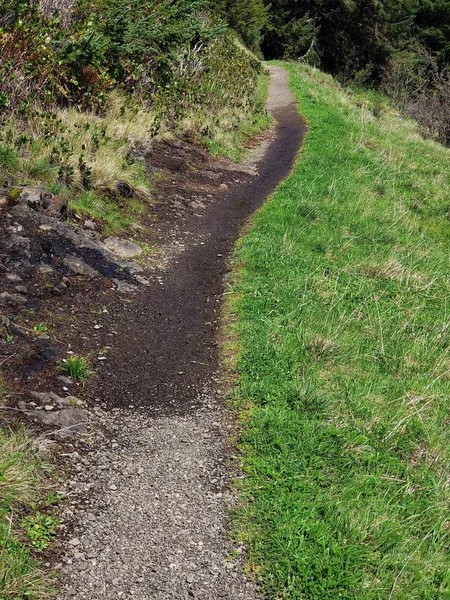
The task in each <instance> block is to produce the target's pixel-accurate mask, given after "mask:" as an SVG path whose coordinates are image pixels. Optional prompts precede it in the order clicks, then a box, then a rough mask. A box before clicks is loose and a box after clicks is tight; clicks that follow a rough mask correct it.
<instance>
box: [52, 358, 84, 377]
mask: <svg viewBox="0 0 450 600" xmlns="http://www.w3.org/2000/svg"><path fill="white" fill-rule="evenodd" d="M59 370H60V371H62V372H63V373H64V374H65V375H68V376H69V377H71V378H72V379H73V380H74V381H82V380H83V379H85V378H86V377H87V376H88V374H89V362H88V360H87V358H85V357H84V356H70V357H69V358H67V359H66V360H65V361H64V362H63V364H62V365H61V366H60V367H59Z"/></svg>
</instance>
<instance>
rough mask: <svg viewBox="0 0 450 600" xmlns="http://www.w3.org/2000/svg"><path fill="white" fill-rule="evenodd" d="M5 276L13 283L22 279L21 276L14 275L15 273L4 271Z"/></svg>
mask: <svg viewBox="0 0 450 600" xmlns="http://www.w3.org/2000/svg"><path fill="white" fill-rule="evenodd" d="M5 278H6V279H7V280H8V281H12V282H14V283H19V282H20V281H23V279H22V277H19V275H16V274H15V273H6V275H5Z"/></svg>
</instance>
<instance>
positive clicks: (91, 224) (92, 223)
mask: <svg viewBox="0 0 450 600" xmlns="http://www.w3.org/2000/svg"><path fill="white" fill-rule="evenodd" d="M84 226H85V227H86V229H91V230H95V229H97V224H96V222H95V221H92V220H91V219H89V220H87V221H85V222H84Z"/></svg>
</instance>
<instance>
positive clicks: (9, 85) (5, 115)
mask: <svg viewBox="0 0 450 600" xmlns="http://www.w3.org/2000/svg"><path fill="white" fill-rule="evenodd" d="M0 52H1V54H2V61H1V62H0V170H1V172H2V175H3V178H4V179H5V181H6V182H7V183H8V184H9V185H13V186H14V185H18V184H22V185H23V184H40V185H44V186H46V187H47V188H49V189H50V191H52V192H53V193H55V194H59V195H64V196H67V197H68V198H69V200H70V202H71V205H72V208H73V209H74V210H75V211H76V212H77V214H79V215H80V216H91V217H94V218H95V219H97V220H98V221H99V222H100V223H103V224H104V225H105V227H106V229H107V231H112V230H117V229H125V228H127V227H129V226H130V225H131V224H132V223H133V222H134V221H136V220H138V219H139V216H140V215H141V214H143V213H145V212H148V211H146V205H147V203H148V202H149V201H150V200H151V191H152V181H151V178H149V176H148V174H147V170H146V166H145V155H146V153H147V151H148V149H149V147H150V145H151V143H152V142H154V140H155V139H160V138H164V137H170V136H174V135H175V136H182V137H187V138H188V139H190V140H191V141H193V142H194V143H202V144H204V145H206V146H207V147H209V148H210V149H212V150H213V151H214V152H216V153H220V154H225V155H231V156H233V157H235V158H239V156H240V155H241V154H242V150H241V148H242V145H243V143H244V142H245V140H246V139H248V137H249V136H250V135H252V134H253V133H254V132H255V131H258V130H259V129H261V128H263V127H264V126H265V125H267V122H268V121H267V117H266V116H265V112H264V87H266V88H267V80H268V77H267V75H265V74H264V72H263V70H262V68H261V66H260V64H259V61H258V60H257V59H256V57H255V56H254V55H252V54H251V53H250V52H248V51H246V49H244V48H243V47H241V45H240V44H239V43H238V41H237V39H236V34H234V33H233V32H231V30H230V29H229V28H228V27H227V26H226V23H225V21H223V20H221V19H220V18H219V17H218V16H216V14H215V13H214V12H213V11H211V10H210V6H209V3H208V2H207V1H206V0H196V1H195V2H192V1H190V0H189V1H188V0H178V1H177V2H175V3H174V2H172V1H170V0H164V1H163V2H154V1H146V2H140V1H139V2H138V1H137V0H131V2H130V1H128V0H127V1H125V0H120V1H118V2H114V3H113V4H111V3H110V2H105V1H104V0H96V1H95V2H86V1H85V0H76V1H70V2H55V1H48V2H43V3H39V2H23V1H22V0H13V1H12V2H10V3H7V5H5V4H3V5H2V4H0Z"/></svg>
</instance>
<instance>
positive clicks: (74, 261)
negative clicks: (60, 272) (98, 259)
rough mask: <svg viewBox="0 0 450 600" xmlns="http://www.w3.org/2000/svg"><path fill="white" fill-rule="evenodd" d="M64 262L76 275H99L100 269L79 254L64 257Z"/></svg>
mask: <svg viewBox="0 0 450 600" xmlns="http://www.w3.org/2000/svg"><path fill="white" fill-rule="evenodd" d="M63 263H64V264H65V265H66V267H67V268H69V269H70V270H71V271H72V273H75V274H76V275H89V277H97V276H98V275H99V273H98V271H96V270H95V269H93V268H92V267H90V266H89V265H88V264H86V263H85V262H84V260H82V259H81V258H79V257H78V256H74V255H70V256H66V257H64V259H63Z"/></svg>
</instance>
